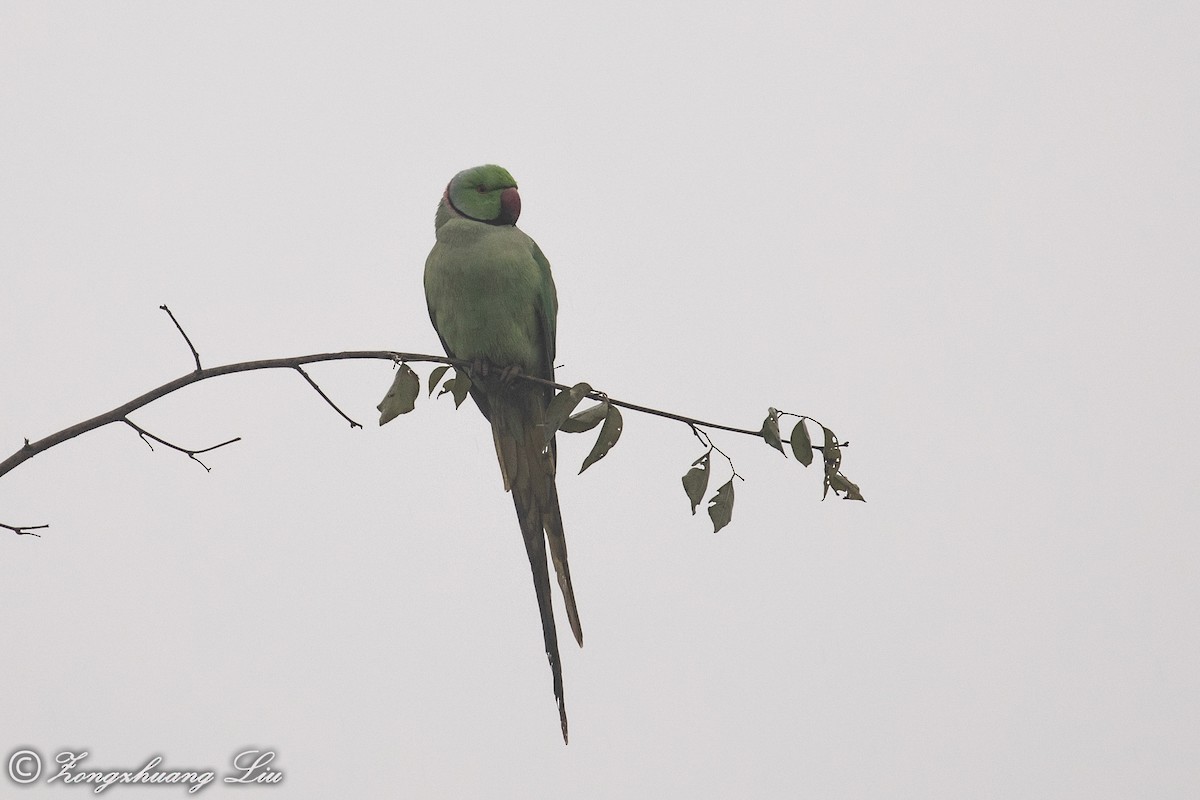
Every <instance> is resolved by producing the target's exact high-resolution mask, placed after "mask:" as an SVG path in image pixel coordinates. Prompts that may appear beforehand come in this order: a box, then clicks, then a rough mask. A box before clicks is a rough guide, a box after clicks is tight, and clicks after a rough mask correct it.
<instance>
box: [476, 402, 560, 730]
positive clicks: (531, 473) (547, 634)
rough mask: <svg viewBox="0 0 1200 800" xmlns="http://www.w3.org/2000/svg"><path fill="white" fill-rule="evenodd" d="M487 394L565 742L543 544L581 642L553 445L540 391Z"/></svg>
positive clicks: (555, 633)
mask: <svg viewBox="0 0 1200 800" xmlns="http://www.w3.org/2000/svg"><path fill="white" fill-rule="evenodd" d="M506 388H507V389H508V391H500V392H495V393H493V394H492V395H491V396H490V397H489V401H488V402H489V406H490V409H489V410H490V412H491V413H490V414H489V418H490V420H491V423H492V437H493V439H494V441H495V445H496V458H497V460H498V461H499V462H500V473H501V476H502V477H503V478H504V488H505V489H506V490H509V491H511V492H512V496H513V506H514V507H515V508H516V511H517V519H518V521H519V522H520V525H521V536H522V538H524V540H525V550H526V553H527V554H528V556H529V566H530V568H531V570H532V571H533V585H534V590H535V591H536V593H537V601H538V611H539V612H540V613H541V617H542V635H543V638H544V640H545V644H546V658H547V659H549V661H550V671H551V673H552V676H553V679H554V697H555V699H556V700H557V701H558V713H559V718H560V721H561V723H562V732H563V741H564V742H566V741H567V712H566V706H565V704H564V701H563V687H562V664H561V660H560V657H559V651H558V634H557V630H556V628H555V625H554V608H553V605H552V603H551V598H550V575H549V570H548V568H547V564H546V543H547V542H549V545H550V548H549V549H550V557H551V560H552V561H553V562H554V570H555V573H556V574H557V576H558V585H559V588H560V589H561V591H562V594H563V601H564V605H565V606H566V609H567V619H568V620H569V621H570V624H571V631H572V633H574V635H575V639H576V641H578V642H579V644H580V645H581V646H582V645H583V629H582V628H581V627H580V624H579V612H578V610H577V609H576V607H575V593H574V591H573V590H572V588H571V573H570V570H569V569H568V566H567V542H566V538H565V535H564V532H563V523H562V512H561V511H560V509H559V506H558V491H557V489H556V488H555V485H554V447H553V444H552V445H551V446H550V447H549V448H547V447H546V446H545V444H544V441H543V435H542V428H541V422H542V420H543V418H544V416H545V407H544V404H545V400H544V399H543V398H542V397H541V396H540V394H537V393H534V392H527V391H521V387H516V386H514V387H506Z"/></svg>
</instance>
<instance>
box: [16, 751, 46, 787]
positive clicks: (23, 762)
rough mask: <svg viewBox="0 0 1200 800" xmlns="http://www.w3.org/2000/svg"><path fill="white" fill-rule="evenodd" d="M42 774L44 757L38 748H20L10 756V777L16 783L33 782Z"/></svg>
mask: <svg viewBox="0 0 1200 800" xmlns="http://www.w3.org/2000/svg"><path fill="white" fill-rule="evenodd" d="M41 774H42V757H41V756H40V755H38V754H37V751H36V750H18V751H16V752H15V753H13V754H12V755H11V756H9V758H8V777H10V778H12V779H13V782H14V783H33V782H34V781H36V780H37V779H38V776H39V775H41Z"/></svg>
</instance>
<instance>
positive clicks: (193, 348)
mask: <svg viewBox="0 0 1200 800" xmlns="http://www.w3.org/2000/svg"><path fill="white" fill-rule="evenodd" d="M159 308H161V309H162V310H163V311H165V312H167V316H168V317H170V318H171V322H174V323H175V328H176V330H178V331H179V335H180V336H182V337H183V340H184V341H185V342H187V346H188V349H189V350H191V351H192V358H194V359H195V360H196V372H199V371H200V370H201V366H200V354H199V353H197V352H196V346H195V345H193V344H192V340H191V339H190V338H188V335H187V332H186V331H185V330H184V329H183V326H182V325H180V324H179V320H177V319H175V315H174V314H172V313H171V309H169V308H167V305H166V303H163V304H162V305H161V306H159Z"/></svg>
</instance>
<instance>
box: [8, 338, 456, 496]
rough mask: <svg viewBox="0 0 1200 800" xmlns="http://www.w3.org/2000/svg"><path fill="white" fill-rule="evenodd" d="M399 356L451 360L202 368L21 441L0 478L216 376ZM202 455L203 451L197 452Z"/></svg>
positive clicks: (315, 358) (310, 359) (319, 356)
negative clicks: (82, 436) (36, 437)
mask: <svg viewBox="0 0 1200 800" xmlns="http://www.w3.org/2000/svg"><path fill="white" fill-rule="evenodd" d="M398 355H399V356H403V357H405V358H407V359H408V360H410V361H440V362H443V363H449V362H450V361H451V360H450V359H447V358H444V357H442V356H423V355H420V354H408V353H400V354H397V353H395V352H393V351H391V350H351V351H347V352H342V353H315V354H313V355H307V356H295V357H293V358H269V359H264V360H261V361H242V362H239V363H236V364H223V365H221V366H219V367H205V368H203V369H199V370H195V371H194V372H189V373H187V374H186V375H181V376H180V377H178V378H176V379H175V380H173V381H170V382H168V383H164V384H163V385H162V386H159V387H156V388H154V389H151V390H150V391H148V392H146V393H145V394H142V395H139V396H138V397H135V398H134V399H132V400H130V401H129V402H127V403H123V404H122V405H119V406H117V407H116V408H114V409H112V410H111V411H106V412H104V413H103V414H97V415H96V416H94V417H92V418H91V419H86V420H84V421H83V422H79V423H76V424H75V425H72V426H70V427H68V428H63V429H62V430H61V431H58V432H57V433H52V434H50V435H49V436H47V437H45V438H43V439H38V440H37V441H34V442H30V441H29V440H28V439H26V440H25V444H24V446H23V447H21V448H20V449H19V450H17V451H16V452H15V453H13V454H12V455H10V456H9V457H8V458H6V459H4V460H3V461H0V475H4V474H6V473H8V472H9V471H10V470H12V469H14V468H16V467H17V466H19V465H21V464H23V463H25V462H26V461H28V460H29V459H31V458H33V457H34V456H35V455H37V454H38V453H41V452H44V451H46V450H49V449H50V448H51V447H54V446H56V445H60V444H62V443H63V442H65V441H68V440H70V439H74V438H75V437H76V436H79V435H80V434H83V433H87V432H88V431H93V430H95V429H97V428H101V427H103V426H105V425H109V424H111V423H113V422H123V421H124V420H125V419H126V417H128V416H129V415H130V414H132V413H133V412H134V411H137V410H138V409H139V408H142V407H143V406H146V405H149V404H150V403H153V402H154V401H155V400H158V399H159V398H162V397H165V396H167V395H169V394H171V393H172V392H176V391H178V390H180V389H182V388H183V387H185V386H190V385H191V384H193V383H199V382H200V381H204V380H208V379H209V378H215V377H217V376H219V375H232V374H233V373H235V372H252V371H254V370H260V369H295V368H296V367H298V366H302V365H304V364H313V363H316V362H319V361H347V360H353V359H364V358H365V359H376V360H381V361H393V360H395V359H396V357H397V356H398ZM197 452H203V451H197Z"/></svg>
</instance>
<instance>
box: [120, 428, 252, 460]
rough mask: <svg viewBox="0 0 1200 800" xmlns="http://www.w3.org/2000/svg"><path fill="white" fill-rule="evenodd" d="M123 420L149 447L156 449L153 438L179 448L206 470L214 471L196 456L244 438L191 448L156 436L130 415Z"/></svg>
mask: <svg viewBox="0 0 1200 800" xmlns="http://www.w3.org/2000/svg"><path fill="white" fill-rule="evenodd" d="M121 422H124V423H125V424H126V425H128V426H129V427H131V428H133V429H134V430H135V431H137V432H138V436H140V437H142V441H143V442H145V443H146V446H147V447H149V448H150V449H151V450H153V449H154V445H152V444H150V440H151V439H153V440H154V441H156V442H158V443H159V444H161V445H162V446H163V447H169V448H171V449H172V450H177V451H178V452H180V453H183V454H184V455H185V456H187V457H188V458H190V459H191V460H192V461H195V462H196V463H197V464H199V465H200V466H202V467H204V470H205V472H212V470H211V469H210V468H209V466H208V464H205V463H204V462H203V461H201V460H200V459H198V458H196V456H197V455H199V454H200V453H208V452H211V451H213V450H216V449H217V448H218V447H224V446H225V445H227V444H233V443H234V442H240V441H241V440H242V437H240V436H237V437H234V438H233V439H230V440H229V441H227V442H221V443H220V444H214V445H213V446H211V447H205V448H203V449H201V450H189V449H188V448H186V447H180V446H179V445H177V444H171V443H170V442H168V441H167V440H166V439H163V438H161V437H158V436H155V435H154V434H153V433H150V431H148V430H146V429H145V428H142V427H140V426H139V425H136V424H135V423H134V422H133V421H132V420H130V419H129V417H125V418H124V419H122V420H121Z"/></svg>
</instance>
